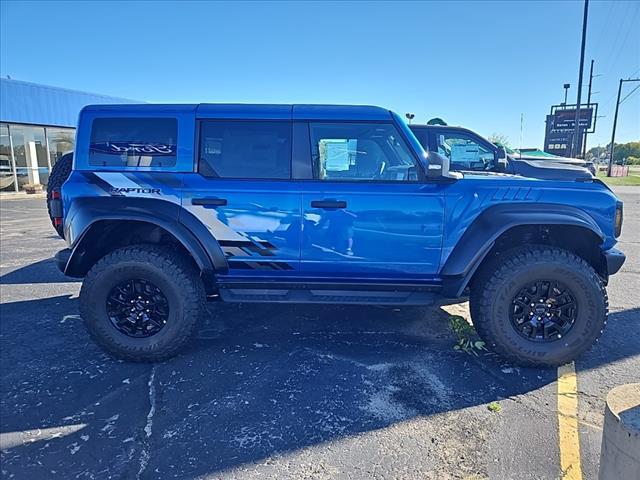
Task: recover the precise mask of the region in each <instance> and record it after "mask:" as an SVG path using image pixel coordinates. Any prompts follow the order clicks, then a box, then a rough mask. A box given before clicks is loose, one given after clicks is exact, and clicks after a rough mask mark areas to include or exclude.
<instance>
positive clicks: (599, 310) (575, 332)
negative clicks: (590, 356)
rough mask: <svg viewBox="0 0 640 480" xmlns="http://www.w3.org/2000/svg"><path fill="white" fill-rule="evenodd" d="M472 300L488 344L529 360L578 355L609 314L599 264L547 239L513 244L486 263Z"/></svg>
mask: <svg viewBox="0 0 640 480" xmlns="http://www.w3.org/2000/svg"><path fill="white" fill-rule="evenodd" d="M470 302H471V305H470V310H471V314H472V320H473V323H474V326H475V327H476V330H477V332H478V334H479V335H480V337H482V339H483V340H484V341H485V342H486V343H487V346H488V347H490V348H491V349H493V350H495V351H496V352H498V353H500V354H501V355H502V356H504V357H506V358H508V359H510V360H512V361H514V362H516V363H519V364H522V365H528V366H553V365H561V364H564V363H567V362H570V361H572V360H574V359H576V358H577V357H579V356H580V355H581V354H582V353H584V352H585V351H586V350H588V349H589V348H590V347H591V346H592V345H593V343H594V342H595V341H596V340H597V339H598V338H599V337H600V335H601V334H602V331H603V329H604V327H605V325H606V322H607V315H608V299H607V292H606V289H605V286H604V284H603V282H602V279H601V278H600V277H599V276H598V274H597V273H596V272H595V270H594V269H593V268H592V267H591V266H590V265H589V264H588V263H587V262H586V261H585V260H584V259H582V258H580V257H579V256H577V255H575V254H574V253H572V252H569V251H567V250H563V249H560V248H555V247H549V246H543V245H540V246H523V247H518V248H514V249H512V250H509V251H507V252H504V253H502V254H501V255H499V256H497V257H495V258H493V259H492V260H490V261H489V262H488V263H487V265H483V266H482V267H481V269H480V271H479V272H478V274H477V275H476V277H475V278H474V281H473V283H472V285H471V298H470Z"/></svg>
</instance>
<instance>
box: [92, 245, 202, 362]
mask: <svg viewBox="0 0 640 480" xmlns="http://www.w3.org/2000/svg"><path fill="white" fill-rule="evenodd" d="M127 279H142V280H146V281H150V282H152V283H153V284H154V285H156V286H157V287H158V288H159V289H160V290H161V291H162V293H163V294H164V295H165V297H166V298H167V300H168V305H169V317H168V320H167V323H166V325H165V326H164V327H163V328H162V329H161V330H160V331H159V332H158V333H156V334H155V335H152V336H150V337H146V338H132V337H130V336H127V335H126V334H124V333H122V332H121V331H119V330H118V329H117V328H116V327H115V326H114V325H113V323H112V322H111V320H110V319H109V317H108V316H107V296H108V295H109V292H110V291H111V289H112V288H113V287H114V286H115V285H117V284H118V283H119V282H122V281H125V280H127ZM80 314H81V316H82V318H83V320H84V324H85V326H86V328H87V330H88V332H89V335H90V336H91V337H92V338H93V339H94V340H95V341H96V342H97V343H98V344H99V345H100V346H101V347H103V348H104V349H105V350H107V351H108V352H110V353H111V354H113V355H115V356H116V357H119V358H122V359H125V360H131V361H136V362H157V361H161V360H165V359H167V358H170V357H172V356H174V355H175V354H176V353H177V352H178V351H179V350H180V349H181V348H182V347H183V346H184V345H185V344H186V343H187V342H188V341H189V339H190V337H191V336H192V334H193V332H194V331H195V330H196V328H197V326H198V324H199V323H200V320H201V319H202V318H203V317H204V315H205V314H206V295H205V290H204V286H203V283H202V280H201V279H200V276H199V274H198V271H197V269H196V268H195V266H194V265H193V264H191V262H190V261H189V259H188V258H186V257H185V255H184V254H182V253H180V252H178V251H176V250H174V249H172V248H170V247H168V246H158V245H144V244H143V245H133V246H128V247H123V248H119V249H117V250H114V251H113V252H111V253H109V254H107V255H106V256H105V257H103V258H102V259H101V260H99V261H98V262H97V263H96V264H95V265H94V266H93V267H92V268H91V270H89V273H88V274H87V276H86V277H85V279H84V282H83V284H82V288H81V290H80Z"/></svg>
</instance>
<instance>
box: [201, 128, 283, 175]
mask: <svg viewBox="0 0 640 480" xmlns="http://www.w3.org/2000/svg"><path fill="white" fill-rule="evenodd" d="M291 125H292V124H291V122H267V121H264V122H261V121H255V122H254V121H251V122H244V121H238V122H221V121H204V122H202V126H201V130H200V162H199V165H200V166H199V171H200V173H201V174H202V175H204V176H207V177H220V178H266V179H288V178H291Z"/></svg>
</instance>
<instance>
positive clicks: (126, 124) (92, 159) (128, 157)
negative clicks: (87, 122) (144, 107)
mask: <svg viewBox="0 0 640 480" xmlns="http://www.w3.org/2000/svg"><path fill="white" fill-rule="evenodd" d="M177 146H178V122H177V120H176V119H175V118H96V119H95V120H93V124H92V126H91V141H90V145H89V164H90V165H99V166H107V167H172V166H174V165H175V164H176V152H177Z"/></svg>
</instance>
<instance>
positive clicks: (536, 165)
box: [509, 157, 593, 181]
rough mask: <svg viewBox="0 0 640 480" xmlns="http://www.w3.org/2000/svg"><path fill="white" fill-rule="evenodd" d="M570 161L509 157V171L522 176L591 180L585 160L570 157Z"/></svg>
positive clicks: (591, 176)
mask: <svg viewBox="0 0 640 480" xmlns="http://www.w3.org/2000/svg"><path fill="white" fill-rule="evenodd" d="M571 160H573V161H571V162H565V161H556V160H539V159H536V160H534V159H530V158H526V157H523V158H513V157H511V158H510V159H509V170H510V173H514V174H516V175H522V176H523V177H529V178H539V179H543V180H566V181H576V180H583V181H584V180H592V179H593V175H592V174H591V172H590V171H589V170H588V169H587V168H585V166H586V164H587V162H583V161H581V160H576V159H571Z"/></svg>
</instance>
